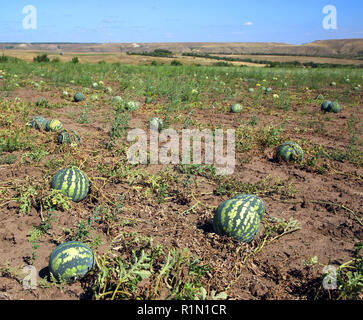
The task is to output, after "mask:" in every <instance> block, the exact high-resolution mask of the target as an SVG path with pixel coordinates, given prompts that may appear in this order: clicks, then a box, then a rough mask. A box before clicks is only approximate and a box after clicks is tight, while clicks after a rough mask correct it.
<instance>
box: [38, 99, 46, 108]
mask: <svg viewBox="0 0 363 320" xmlns="http://www.w3.org/2000/svg"><path fill="white" fill-rule="evenodd" d="M36 105H37V106H38V107H46V106H47V105H48V100H47V99H45V98H39V99H38V101H37V102H36Z"/></svg>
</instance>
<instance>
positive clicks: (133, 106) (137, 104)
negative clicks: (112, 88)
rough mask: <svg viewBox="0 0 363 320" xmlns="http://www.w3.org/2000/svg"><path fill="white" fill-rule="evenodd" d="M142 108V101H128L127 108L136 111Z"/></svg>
mask: <svg viewBox="0 0 363 320" xmlns="http://www.w3.org/2000/svg"><path fill="white" fill-rule="evenodd" d="M139 108H140V102H138V101H128V102H127V103H126V109H127V110H130V111H136V110H137V109H139Z"/></svg>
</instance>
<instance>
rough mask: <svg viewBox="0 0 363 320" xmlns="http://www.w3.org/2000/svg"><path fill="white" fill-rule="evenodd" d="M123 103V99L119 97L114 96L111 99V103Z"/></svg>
mask: <svg viewBox="0 0 363 320" xmlns="http://www.w3.org/2000/svg"><path fill="white" fill-rule="evenodd" d="M121 102H123V99H122V98H121V97H120V96H114V97H113V98H112V103H121Z"/></svg>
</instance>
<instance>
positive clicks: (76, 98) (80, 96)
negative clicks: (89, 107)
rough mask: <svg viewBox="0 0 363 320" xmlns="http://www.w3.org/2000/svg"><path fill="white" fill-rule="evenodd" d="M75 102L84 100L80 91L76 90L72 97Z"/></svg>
mask: <svg viewBox="0 0 363 320" xmlns="http://www.w3.org/2000/svg"><path fill="white" fill-rule="evenodd" d="M73 99H74V101H75V102H80V101H83V100H84V95H83V93H82V92H77V93H76V94H75V95H74V97H73Z"/></svg>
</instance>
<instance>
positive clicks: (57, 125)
mask: <svg viewBox="0 0 363 320" xmlns="http://www.w3.org/2000/svg"><path fill="white" fill-rule="evenodd" d="M62 129H63V124H62V122H60V121H59V120H57V119H51V120H48V121H47V124H46V126H45V130H47V131H53V132H56V131H60V130H62Z"/></svg>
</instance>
